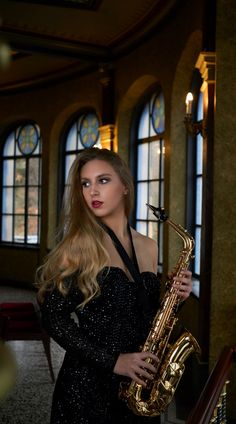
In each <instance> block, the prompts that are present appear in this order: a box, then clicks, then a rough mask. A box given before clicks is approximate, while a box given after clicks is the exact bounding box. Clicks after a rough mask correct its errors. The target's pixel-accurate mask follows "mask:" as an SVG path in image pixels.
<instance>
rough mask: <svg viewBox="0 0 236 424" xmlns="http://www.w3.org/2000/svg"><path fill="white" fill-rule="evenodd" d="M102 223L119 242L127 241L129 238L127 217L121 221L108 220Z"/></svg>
mask: <svg viewBox="0 0 236 424" xmlns="http://www.w3.org/2000/svg"><path fill="white" fill-rule="evenodd" d="M102 222H103V224H105V225H106V226H107V227H109V228H110V229H111V230H112V231H113V232H114V233H115V235H116V237H117V238H118V239H119V240H123V239H126V238H127V237H128V236H129V234H128V229H127V223H128V220H127V218H126V217H124V218H123V219H119V220H114V219H109V218H106V219H104V220H102Z"/></svg>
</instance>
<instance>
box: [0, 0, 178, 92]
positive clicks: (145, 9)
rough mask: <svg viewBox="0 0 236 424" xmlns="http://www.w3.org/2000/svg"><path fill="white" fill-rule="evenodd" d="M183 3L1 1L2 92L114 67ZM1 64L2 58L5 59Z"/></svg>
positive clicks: (167, 0)
mask: <svg viewBox="0 0 236 424" xmlns="http://www.w3.org/2000/svg"><path fill="white" fill-rule="evenodd" d="M178 4H179V0H126V1H124V0H123V1H122V0H120V1H112V0H25V1H21V0H1V4H0V43H1V44H0V49H1V45H3V43H6V44H7V45H8V46H10V48H11V52H12V53H11V54H12V60H11V62H10V65H9V66H8V67H2V69H0V93H1V94H4V93H5V94H6V93H9V92H10V91H12V90H13V91H15V90H19V89H22V88H25V87H27V86H28V87H29V86H30V87H31V86H32V85H35V84H36V85H38V84H40V83H42V82H43V83H45V82H46V81H52V80H57V79H59V78H62V77H65V76H68V75H71V74H72V73H76V74H77V75H78V73H79V72H85V71H88V70H89V69H95V68H96V67H97V68H98V67H99V66H100V64H103V63H110V62H113V61H115V60H116V58H117V57H119V56H122V55H123V54H125V53H126V52H127V51H130V50H132V48H134V47H135V46H136V45H137V43H140V42H141V40H142V39H143V38H144V37H147V36H150V35H151V34H152V33H153V32H154V31H156V30H157V29H158V26H159V25H160V23H161V22H162V23H163V20H164V19H165V18H168V16H169V15H170V14H171V13H173V11H174V9H175V8H176V7H178ZM0 60H1V58H0Z"/></svg>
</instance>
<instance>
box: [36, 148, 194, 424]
mask: <svg viewBox="0 0 236 424" xmlns="http://www.w3.org/2000/svg"><path fill="white" fill-rule="evenodd" d="M132 204H133V183H132V177H131V174H130V172H129V169H128V167H127V165H126V164H125V163H124V162H123V160H122V159H121V158H120V157H119V156H118V155H117V154H116V153H114V152H111V151H109V150H106V149H101V150H100V149H97V148H91V149H86V150H84V151H82V152H81V153H80V154H79V155H78V157H77V158H76V160H75V161H74V163H73V165H72V168H71V171H70V175H69V181H68V186H67V190H66V192H65V196H64V202H63V208H62V221H61V239H60V242H59V243H58V244H57V246H56V247H55V248H54V249H53V251H52V252H51V253H50V254H49V255H48V257H47V260H46V262H45V263H44V265H43V266H42V267H41V268H40V269H39V271H38V273H37V283H38V286H39V292H38V298H39V301H40V302H41V305H42V306H41V311H42V322H43V325H44V327H45V328H46V330H47V331H48V333H49V334H50V335H51V337H52V338H53V339H54V340H55V341H56V342H57V343H58V344H59V345H61V346H62V347H63V348H64V349H65V351H66V353H65V358H64V362H63V364H62V367H61V370H60V372H59V376H58V379H57V382H56V386H55V390H54V396H53V404H52V412H51V424H116V423H117V424H118V423H119V424H125V423H129V424H131V423H134V424H138V423H140V424H141V423H146V422H148V423H153V424H156V423H159V417H156V418H146V417H138V416H135V415H134V414H133V413H132V412H131V411H130V409H129V408H128V407H127V406H126V404H125V403H124V402H123V401H121V400H119V397H118V390H119V384H120V381H124V380H127V381H130V380H131V379H133V380H135V381H136V382H137V383H140V384H142V385H143V386H145V382H144V380H146V379H152V378H153V375H154V374H155V372H156V368H155V366H153V365H152V364H150V363H147V362H146V361H145V360H146V359H147V358H149V357H150V358H152V359H153V360H154V363H155V361H156V359H157V358H156V357H155V356H154V355H153V354H152V353H149V352H145V353H144V352H140V351H139V350H140V345H142V344H143V342H144V340H145V339H146V337H147V334H148V332H149V330H150V323H151V322H152V320H153V318H154V316H155V314H156V311H157V308H158V305H159V292H160V282H159V280H158V278H157V245H156V242H155V241H154V240H152V239H150V238H148V237H145V236H143V235H141V234H139V233H138V232H136V231H135V230H134V229H133V228H130V226H129V224H128V217H129V214H130V212H131V208H132ZM178 282H179V283H181V284H180V287H179V296H180V298H181V300H185V299H187V297H188V296H189V294H190V292H191V273H190V272H189V271H186V272H185V273H184V275H183V276H182V277H179V278H178ZM175 284H176V286H177V282H175ZM72 312H75V313H76V314H77V317H78V322H77V321H76V320H74V319H73V318H72V317H71V314H72Z"/></svg>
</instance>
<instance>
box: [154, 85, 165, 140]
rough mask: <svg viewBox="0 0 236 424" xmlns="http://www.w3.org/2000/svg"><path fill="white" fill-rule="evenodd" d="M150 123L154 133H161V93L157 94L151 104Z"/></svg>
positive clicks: (162, 120)
mask: <svg viewBox="0 0 236 424" xmlns="http://www.w3.org/2000/svg"><path fill="white" fill-rule="evenodd" d="M152 125H153V128H154V131H155V132H156V134H161V133H163V131H164V130H165V105H164V96H163V93H160V94H158V95H157V96H156V97H155V98H154V101H153V106H152Z"/></svg>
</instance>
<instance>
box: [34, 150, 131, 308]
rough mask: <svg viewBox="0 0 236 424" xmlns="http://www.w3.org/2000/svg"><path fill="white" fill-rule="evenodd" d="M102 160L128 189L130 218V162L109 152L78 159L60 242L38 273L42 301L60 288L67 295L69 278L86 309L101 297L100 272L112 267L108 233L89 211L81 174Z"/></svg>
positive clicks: (67, 191) (126, 202)
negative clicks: (93, 300) (89, 303)
mask: <svg viewBox="0 0 236 424" xmlns="http://www.w3.org/2000/svg"><path fill="white" fill-rule="evenodd" d="M94 159H99V160H103V161H106V162H108V163H109V164H110V165H111V166H112V167H113V169H114V171H115V172H116V173H117V175H118V176H119V178H120V180H121V182H122V183H123V184H124V186H125V187H126V188H127V195H126V196H124V207H125V214H126V216H127V218H128V217H129V215H130V212H131V209H132V206H133V198H134V189H133V180H132V176H131V173H130V171H129V168H128V166H127V165H126V163H125V162H124V161H123V160H122V159H121V158H120V156H119V155H118V154H117V153H115V152H112V151H110V150H107V149H98V148H89V149H85V150H83V151H82V152H81V153H79V154H78V156H77V157H76V159H75V160H74V162H73V164H72V166H71V169H70V172H69V176H68V181H67V186H66V189H65V192H64V196H63V202H62V209H61V217H60V224H59V229H58V237H59V239H60V241H59V242H58V243H57V245H56V246H55V247H54V249H53V250H52V251H51V252H50V253H49V254H48V255H47V257H46V258H45V261H44V263H43V265H42V266H41V267H39V268H38V270H37V272H36V286H37V287H38V299H39V301H40V302H43V299H44V297H45V293H46V292H47V291H50V290H52V289H53V288H54V287H57V288H58V290H59V291H60V292H61V293H62V294H63V295H66V294H67V292H68V289H67V287H66V285H65V284H64V281H65V279H66V278H68V277H71V276H74V278H75V282H76V284H77V286H78V287H79V289H80V290H81V292H82V293H83V297H84V300H83V302H82V303H81V304H80V306H81V307H83V306H84V305H85V304H86V303H87V302H89V300H91V299H92V298H93V297H94V296H97V295H99V293H100V289H99V285H98V282H97V275H98V273H99V272H100V271H101V270H102V269H103V268H104V267H105V266H107V265H108V263H109V255H108V252H107V250H106V249H105V247H104V230H103V228H102V226H101V225H100V224H101V221H100V220H99V219H98V218H97V217H95V215H94V214H93V213H92V211H90V209H89V208H88V206H87V204H86V202H85V200H84V197H83V193H82V185H81V181H80V174H81V169H82V167H83V166H84V165H85V164H86V163H87V162H89V161H91V160H94Z"/></svg>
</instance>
